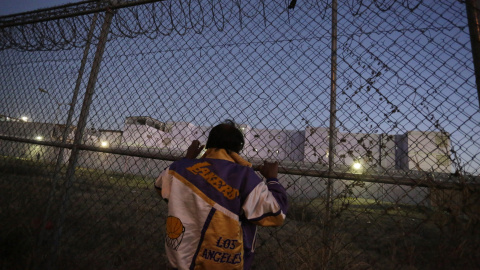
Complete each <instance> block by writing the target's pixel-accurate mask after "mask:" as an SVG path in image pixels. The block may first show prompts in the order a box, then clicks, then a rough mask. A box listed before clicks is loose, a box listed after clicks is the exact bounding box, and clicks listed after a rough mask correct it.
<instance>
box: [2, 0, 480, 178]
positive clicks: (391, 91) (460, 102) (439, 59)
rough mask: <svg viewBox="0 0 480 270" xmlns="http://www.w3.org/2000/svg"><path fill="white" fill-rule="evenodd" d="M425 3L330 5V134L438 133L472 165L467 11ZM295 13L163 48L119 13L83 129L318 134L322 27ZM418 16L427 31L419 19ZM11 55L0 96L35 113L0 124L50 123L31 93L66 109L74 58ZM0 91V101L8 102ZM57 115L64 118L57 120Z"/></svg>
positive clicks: (164, 43) (15, 110)
mask: <svg viewBox="0 0 480 270" xmlns="http://www.w3.org/2000/svg"><path fill="white" fill-rule="evenodd" d="M69 2H75V1H60V0H57V1H2V2H1V4H0V5H1V6H0V10H1V15H5V14H11V13H18V12H25V11H30V10H34V9H38V8H45V7H50V6H55V5H61V4H65V3H69ZM407 2H408V1H407ZM40 3H41V4H40ZM402 3H403V2H402ZM424 3H425V4H424V5H422V6H420V7H419V8H418V9H416V10H413V11H408V9H407V8H404V7H401V6H400V4H398V5H399V7H396V9H395V10H392V11H386V12H383V11H382V12H378V11H377V10H376V9H375V7H373V8H372V12H367V11H362V10H360V11H361V12H363V13H362V14H361V15H355V16H354V17H353V18H352V17H350V16H352V15H351V10H350V9H349V7H348V6H343V5H342V6H340V7H339V13H340V15H341V14H345V16H346V17H345V18H344V19H341V20H339V37H338V42H339V43H338V44H339V45H338V49H339V51H338V56H339V64H338V79H337V83H338V87H337V110H338V113H337V117H338V121H337V127H339V128H340V130H341V131H347V132H358V133H388V134H403V133H405V132H406V131H410V130H424V131H426V130H439V129H443V130H445V131H447V132H449V133H450V134H452V141H453V143H454V145H455V146H456V147H457V149H458V148H462V149H460V150H462V151H463V153H464V156H465V157H466V159H471V158H472V157H474V155H475V153H478V143H476V142H478V141H479V140H478V139H479V134H480V127H479V125H478V120H477V119H478V117H479V111H478V97H477V93H476V88H475V81H474V76H473V72H472V70H473V65H472V61H471V52H470V43H469V36H468V27H465V26H466V25H467V23H466V19H465V17H462V16H458V14H463V13H464V11H465V9H464V7H463V6H462V5H461V4H459V3H455V4H452V6H448V5H446V4H443V5H442V4H438V5H439V6H440V7H441V8H439V9H438V10H436V12H435V13H434V12H432V11H431V10H430V6H429V5H428V3H429V1H426V2H424ZM432 3H433V2H432ZM298 5H299V6H298V7H297V8H296V10H295V12H293V11H292V12H290V13H288V14H287V13H285V12H283V13H282V12H280V13H278V14H273V15H272V16H271V17H268V24H264V20H263V18H262V17H261V16H257V17H255V16H253V17H252V16H251V18H248V19H247V16H245V17H244V18H243V25H242V27H239V19H238V18H237V17H236V15H237V14H236V13H235V12H231V13H225V14H223V15H224V17H225V18H226V21H224V23H225V24H224V25H222V28H221V29H220V30H219V26H218V25H215V24H210V25H209V27H207V28H205V29H202V34H201V35H199V34H198V33H196V32H195V31H194V30H198V29H189V30H188V31H186V32H182V29H181V27H180V28H179V29H174V30H169V31H171V34H168V35H167V36H168V37H169V38H165V36H163V35H162V34H158V33H151V34H146V35H140V34H138V35H134V36H133V37H131V38H130V37H129V38H125V37H122V36H121V34H122V33H123V32H125V31H127V32H128V31H130V29H129V27H130V26H131V25H133V26H131V27H133V28H135V24H132V23H131V22H132V21H134V18H133V16H132V15H131V14H129V13H128V12H127V11H126V10H123V11H120V12H119V14H121V15H122V16H123V17H122V18H124V19H125V21H127V22H129V23H127V24H125V25H122V24H119V23H118V22H114V24H113V25H112V33H113V35H112V36H111V40H110V41H109V43H107V47H106V50H105V54H104V58H103V62H102V67H101V72H100V75H99V77H98V82H97V87H96V92H95V97H94V100H93V103H92V107H91V113H90V115H89V127H90V126H94V127H95V128H102V129H121V128H122V126H123V122H124V119H125V117H128V116H139V115H147V116H151V117H153V118H156V119H159V120H160V121H168V120H173V121H188V122H192V123H194V124H196V125H204V126H208V125H213V124H215V123H217V122H218V121H219V120H222V119H225V118H227V117H228V118H232V119H234V120H236V121H237V122H240V123H246V124H249V125H251V126H254V127H257V128H276V129H290V130H302V129H304V128H305V127H306V126H307V125H311V126H319V127H326V126H328V124H329V122H328V120H329V102H330V97H329V91H330V81H329V79H330V58H329V57H330V49H329V48H330V42H331V40H330V25H331V22H330V21H329V18H328V17H329V15H326V16H325V13H324V12H323V11H322V10H323V9H324V7H316V8H318V9H317V10H315V8H306V7H303V9H302V6H301V5H300V3H299V4H298ZM273 9H274V7H272V10H273ZM225 10H228V9H225ZM425 14H428V15H429V17H428V18H426V20H425V21H422V19H419V18H422V16H424V15H425ZM147 17H148V16H147ZM229 19H230V21H229ZM208 20H213V19H212V18H207V21H208ZM167 21H168V20H167ZM218 21H220V22H222V21H221V20H218ZM218 21H217V22H218ZM174 23H178V24H181V23H182V21H181V19H178V21H175V22H174ZM167 28H168V27H167ZM122 31H123V32H122ZM14 53H15V57H12V53H10V54H9V55H8V57H5V58H4V59H6V60H4V61H5V62H4V63H3V64H4V65H5V64H8V63H10V64H11V65H12V66H11V67H10V70H12V71H11V72H12V73H11V75H7V74H0V76H5V77H4V80H5V81H6V82H7V83H5V84H4V85H2V86H1V87H4V88H5V89H16V90H17V91H19V94H18V95H19V96H27V97H33V98H34V99H35V101H36V103H34V104H28V108H27V107H25V106H24V107H23V108H22V107H21V106H14V105H13V103H11V102H10V103H9V104H2V102H1V101H0V107H2V105H4V108H6V110H7V111H6V112H0V114H1V113H9V114H11V115H17V114H21V113H24V112H27V113H28V114H30V116H31V117H32V118H35V117H36V118H37V119H38V120H37V119H35V120H37V121H49V122H51V121H54V120H55V113H54V111H55V110H56V109H57V107H56V106H55V104H54V103H53V102H52V100H51V99H52V98H49V96H47V95H45V94H44V93H42V92H39V91H37V90H36V89H38V87H42V88H45V89H47V90H48V91H49V92H50V93H51V95H52V96H55V97H56V98H58V99H59V100H60V101H61V102H62V103H65V104H67V103H68V102H69V100H70V99H71V93H72V91H71V89H73V88H74V84H75V79H76V75H77V70H78V67H79V62H80V60H81V53H82V50H81V49H74V48H70V49H69V50H52V51H46V52H36V53H23V52H21V53H20V52H14ZM91 55H92V54H91ZM0 57H2V55H1V54H0ZM91 57H92V56H91ZM19 63H20V64H19ZM26 71H28V72H26ZM87 73H88V71H87ZM87 79H88V77H87V76H84V79H83V81H84V83H85V81H86V80H87ZM67 89H70V90H68V91H66V90H67ZM84 89H85V87H84V86H83V87H82V90H84ZM0 90H3V89H0ZM2 92H3V94H5V93H6V91H0V100H1V99H3V100H4V102H7V100H8V99H9V97H8V96H6V94H5V96H3V94H2ZM20 93H21V94H20ZM82 101H83V100H82V99H81V98H80V99H79V101H78V104H77V109H76V111H77V112H78V111H79V108H80V105H81V103H82ZM45 107H47V108H50V109H49V111H46V110H45V109H44V108H45ZM65 114H66V108H64V109H62V112H61V116H62V117H60V118H65ZM77 116H78V114H77ZM478 158H480V157H477V158H476V159H472V160H470V165H469V166H470V168H473V169H475V168H476V167H477V166H478ZM475 170H476V169H475Z"/></svg>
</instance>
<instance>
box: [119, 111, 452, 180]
mask: <svg viewBox="0 0 480 270" xmlns="http://www.w3.org/2000/svg"><path fill="white" fill-rule="evenodd" d="M239 127H240V130H241V131H242V132H243V134H244V136H245V145H244V149H243V150H242V152H241V153H240V154H241V155H243V156H245V158H247V159H251V160H264V159H272V160H279V161H299V162H306V163H315V164H324V165H328V160H329V140H330V137H329V136H330V135H329V129H328V128H325V127H311V126H309V127H307V128H306V129H305V130H303V131H298V130H275V129H255V128H252V127H250V126H249V125H246V124H240V125H239ZM210 129H211V127H202V126H195V125H193V124H191V123H188V122H173V121H168V122H160V121H158V120H155V119H153V118H150V117H129V118H127V119H126V121H125V127H124V130H123V133H122V138H123V139H122V140H123V141H122V145H126V146H129V147H148V148H151V147H154V148H159V149H168V150H171V151H177V152H179V151H185V150H186V149H187V148H188V146H189V145H190V143H191V141H192V140H199V141H200V142H201V143H202V144H205V143H206V142H207V138H208V133H209V131H210ZM333 136H334V138H333V142H334V144H335V145H334V146H335V147H334V151H335V153H333V154H334V165H335V166H345V167H351V166H352V165H353V164H354V163H359V164H361V166H362V168H364V169H376V170H392V169H398V170H428V171H435V172H450V170H451V162H450V157H449V155H448V151H449V149H450V138H449V135H448V134H447V133H442V132H433V131H426V132H422V131H410V132H407V133H405V134H401V135H391V134H368V133H350V132H339V131H338V130H335V132H334V133H333Z"/></svg>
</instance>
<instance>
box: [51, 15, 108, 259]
mask: <svg viewBox="0 0 480 270" xmlns="http://www.w3.org/2000/svg"><path fill="white" fill-rule="evenodd" d="M113 15H114V11H112V10H110V9H107V11H106V12H105V20H104V22H103V25H102V29H101V32H100V36H99V39H98V44H97V49H96V52H95V57H94V59H93V64H92V70H91V72H90V77H89V79H88V84H87V90H86V92H85V96H84V100H83V105H82V110H81V112H80V118H79V121H78V126H77V130H76V132H75V139H74V142H73V148H72V152H71V155H70V159H69V163H68V168H67V174H66V183H65V194H64V196H63V199H62V204H61V206H60V218H59V226H58V229H57V231H56V234H55V238H54V247H53V258H52V266H54V265H55V264H56V259H57V257H58V250H59V247H60V240H61V236H62V230H63V225H64V224H63V223H64V220H65V213H66V211H67V208H68V201H69V192H70V189H71V188H72V185H73V182H74V177H75V167H76V165H77V161H78V154H79V152H80V149H79V148H78V146H79V145H80V144H81V143H82V138H83V132H84V130H85V126H86V124H87V119H88V114H89V110H90V105H91V103H92V98H93V94H94V92H95V84H96V82H97V77H98V72H99V71H100V64H101V62H102V57H103V52H104V50H105V45H106V43H107V36H108V33H109V31H110V25H111V23H112V19H113ZM51 268H53V267H51Z"/></svg>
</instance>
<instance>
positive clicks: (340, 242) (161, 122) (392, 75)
mask: <svg viewBox="0 0 480 270" xmlns="http://www.w3.org/2000/svg"><path fill="white" fill-rule="evenodd" d="M476 4H478V3H476V2H475V1H468V2H467V3H465V2H462V1H453V0H451V1H417V0H412V1H408V0H405V1H393V0H391V1H388V0H384V1H380V0H370V1H358V0H357V1H353V0H348V1H339V3H337V2H336V0H334V1H323V0H318V1H295V0H292V1H145V0H143V1H142V0H140V1H110V2H102V1H83V2H80V3H77V4H71V5H65V6H61V7H57V8H51V9H44V10H38V11H35V12H30V13H24V14H18V15H12V16H4V17H1V18H0V29H1V30H0V59H1V60H0V82H1V83H0V190H1V191H0V192H1V195H0V206H1V209H0V224H1V228H2V232H1V233H0V241H1V243H0V248H1V250H0V252H1V254H0V261H1V264H2V269H25V268H37V269H44V268H57V269H91V268H94V269H163V268H164V267H165V262H166V257H165V254H164V238H163V237H164V231H165V219H166V205H165V203H164V202H162V201H161V199H160V198H159V197H158V195H157V194H156V193H155V191H154V189H153V181H154V179H155V178H156V176H158V174H159V173H160V172H161V171H162V170H163V169H164V168H165V167H167V166H168V165H169V164H170V163H171V161H173V160H176V159H179V158H181V157H182V156H183V154H184V152H185V150H186V148H187V147H188V145H189V143H190V142H191V141H192V140H194V139H199V140H200V141H201V142H203V143H205V142H206V138H207V135H208V131H209V129H210V128H211V127H212V126H214V125H216V124H218V123H219V122H221V121H222V120H224V119H233V120H234V121H235V122H237V123H238V124H239V127H240V128H241V129H242V131H243V132H244V134H245V138H246V144H245V148H244V150H243V151H242V153H241V155H242V156H244V157H245V158H246V159H248V160H249V161H251V162H252V163H253V164H254V166H257V165H258V164H260V162H262V161H263V160H277V161H279V162H280V172H281V175H280V177H279V179H280V181H281V182H282V183H283V184H284V186H285V187H286V188H287V192H288V194H289V203H290V208H289V212H288V215H287V220H286V222H285V224H284V225H283V226H282V227H280V228H261V229H260V231H259V234H258V241H257V246H256V259H255V261H254V266H253V268H254V269H430V268H432V269H438V268H440V269H448V268H459V269H461V268H465V269H473V268H479V267H480V260H479V258H478V256H477V254H478V249H479V248H480V234H479V231H478V228H479V226H480V224H479V213H480V206H479V205H480V201H479V199H480V194H479V183H480V181H479V180H480V179H479V172H480V171H479V165H480V155H479V154H480V150H479V149H480V140H479V139H480V135H479V134H480V123H479V119H480V118H479V116H480V113H479V99H478V98H479V97H478V92H477V84H476V81H475V80H476V77H475V67H474V62H475V61H477V62H478V60H479V59H477V58H474V56H473V55H475V54H476V53H478V51H477V49H474V50H472V49H471V48H472V47H473V48H478V47H475V46H478V44H476V43H475V42H478V35H477V36H475V34H474V33H475V29H476V30H477V31H478V24H475V21H477V22H478V18H479V16H478V14H477V12H478V9H477V8H475V5H476ZM479 6H480V5H479ZM467 11H468V12H467ZM467 14H468V16H467ZM470 33H473V34H472V36H470ZM477 34H478V32H477ZM472 51H473V52H472ZM475 57H477V56H475ZM479 68H480V67H479Z"/></svg>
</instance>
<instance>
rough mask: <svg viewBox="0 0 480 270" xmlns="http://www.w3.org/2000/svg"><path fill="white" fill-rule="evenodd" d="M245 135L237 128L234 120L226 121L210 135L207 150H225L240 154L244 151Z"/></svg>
mask: <svg viewBox="0 0 480 270" xmlns="http://www.w3.org/2000/svg"><path fill="white" fill-rule="evenodd" d="M244 143H245V140H244V139H243V133H242V132H241V131H240V129H238V128H237V125H235V122H233V121H232V120H225V121H224V122H223V123H221V124H219V125H216V126H215V127H213V128H212V130H211V131H210V134H209V135H208V140H207V145H206V146H205V148H207V149H208V148H223V149H225V150H227V152H228V153H230V151H233V152H235V153H239V152H240V151H242V149H243V144H244Z"/></svg>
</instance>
